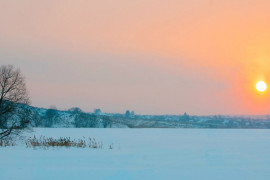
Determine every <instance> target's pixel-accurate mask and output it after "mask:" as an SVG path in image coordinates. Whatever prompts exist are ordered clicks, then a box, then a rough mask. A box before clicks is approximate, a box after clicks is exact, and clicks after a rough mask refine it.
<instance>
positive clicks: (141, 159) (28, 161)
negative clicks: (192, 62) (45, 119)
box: [0, 129, 270, 180]
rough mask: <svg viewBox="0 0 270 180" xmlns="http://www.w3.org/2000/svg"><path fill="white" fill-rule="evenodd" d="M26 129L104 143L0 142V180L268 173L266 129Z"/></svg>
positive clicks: (257, 176)
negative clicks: (12, 144) (40, 145)
mask: <svg viewBox="0 0 270 180" xmlns="http://www.w3.org/2000/svg"><path fill="white" fill-rule="evenodd" d="M30 135H31V136H33V135H36V136H40V135H45V136H47V137H59V136H62V137H63V136H64V137H72V138H80V137H83V136H85V137H92V138H96V139H97V140H98V141H101V142H103V144H104V148H103V149H89V148H85V149H80V148H51V149H47V150H45V149H40V148H39V149H32V148H26V147H25V145H23V144H22V145H19V146H16V147H7V148H0V179H1V180H2V179H3V180H13V179H15V180H16V179H20V180H23V179H27V180H29V179H44V180H47V179H105V180H109V179H124V180H128V179H143V180H145V179H155V180H156V179H170V180H173V179H175V180H179V179H185V180H186V179H207V180H208V179H213V180H217V179H219V180H223V179H224V180H225V179H226V180H229V179H230V180H232V179H235V180H240V179H245V180H248V179H250V180H254V179H259V180H264V179H265V180H268V179H269V178H270V130H236V129H217V130H216V129H34V132H33V133H31V134H30ZM110 144H113V149H112V150H110V149H109V145H110Z"/></svg>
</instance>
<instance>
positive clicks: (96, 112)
mask: <svg viewBox="0 0 270 180" xmlns="http://www.w3.org/2000/svg"><path fill="white" fill-rule="evenodd" d="M94 114H95V115H100V114H102V112H101V110H100V109H95V110H94Z"/></svg>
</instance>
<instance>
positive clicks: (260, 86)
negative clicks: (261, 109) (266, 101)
mask: <svg viewBox="0 0 270 180" xmlns="http://www.w3.org/2000/svg"><path fill="white" fill-rule="evenodd" d="M256 89H257V91H259V92H264V91H265V90H266V89H267V85H266V83H265V82H264V81H258V82H257V84H256Z"/></svg>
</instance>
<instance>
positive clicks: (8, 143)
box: [0, 139, 16, 147]
mask: <svg viewBox="0 0 270 180" xmlns="http://www.w3.org/2000/svg"><path fill="white" fill-rule="evenodd" d="M15 145H16V144H15V142H14V141H12V139H2V140H0V147H7V146H15Z"/></svg>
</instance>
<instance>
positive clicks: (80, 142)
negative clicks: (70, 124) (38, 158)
mask: <svg viewBox="0 0 270 180" xmlns="http://www.w3.org/2000/svg"><path fill="white" fill-rule="evenodd" d="M25 144H26V147H33V148H35V147H43V148H48V147H77V148H86V147H89V148H94V149H102V148H103V144H102V143H101V142H97V141H96V140H95V139H94V138H88V139H87V140H86V139H85V137H83V138H82V139H71V138H70V137H60V138H52V137H49V138H47V137H45V136H40V138H36V136H34V137H33V138H31V137H30V138H28V139H27V140H26V141H25Z"/></svg>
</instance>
